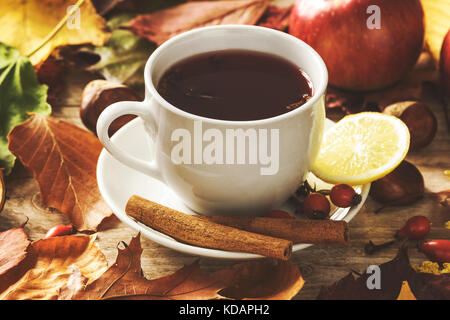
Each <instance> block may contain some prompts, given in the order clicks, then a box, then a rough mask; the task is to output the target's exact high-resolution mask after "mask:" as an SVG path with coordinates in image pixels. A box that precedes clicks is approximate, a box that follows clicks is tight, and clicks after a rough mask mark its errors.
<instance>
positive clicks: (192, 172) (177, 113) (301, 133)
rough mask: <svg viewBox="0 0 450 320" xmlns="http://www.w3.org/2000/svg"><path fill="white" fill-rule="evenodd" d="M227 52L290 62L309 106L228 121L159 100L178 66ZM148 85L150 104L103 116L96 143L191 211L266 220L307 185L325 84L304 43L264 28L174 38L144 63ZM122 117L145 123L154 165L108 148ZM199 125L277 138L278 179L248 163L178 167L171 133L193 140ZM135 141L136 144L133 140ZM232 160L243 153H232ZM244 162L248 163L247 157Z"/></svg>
mask: <svg viewBox="0 0 450 320" xmlns="http://www.w3.org/2000/svg"><path fill="white" fill-rule="evenodd" d="M225 49H244V50H253V51H260V52H265V53H269V54H274V55H278V56H281V57H283V58H285V59H287V60H289V61H291V62H292V63H294V64H295V65H297V66H298V67H299V68H300V69H301V70H303V71H304V72H305V73H306V74H307V75H308V76H309V79H310V81H311V82H312V87H313V96H312V98H311V99H310V100H309V101H307V102H306V103H305V104H304V105H302V106H301V107H299V108H297V109H295V110H293V111H290V112H288V113H285V114H281V115H278V116H275V117H272V118H268V119H263V120H254V121H225V120H217V119H210V118H205V117H201V116H197V115H194V114H190V113H188V112H185V111H183V110H181V109H178V108H177V107H176V106H173V105H171V104H170V103H168V102H167V101H165V100H164V99H163V98H162V97H161V95H160V94H159V93H158V92H157V90H156V88H155V87H156V86H157V84H158V81H159V80H160V78H161V76H162V75H163V73H164V72H165V71H166V70H167V69H168V68H169V67H170V66H172V65H173V64H174V63H176V62H178V61H180V60H182V59H184V58H187V57H190V56H193V55H195V54H199V53H204V52H209V51H217V50H225ZM144 78H145V100H144V101H142V102H131V101H123V102H117V103H114V104H112V105H110V106H109V107H108V108H106V109H105V110H104V111H103V113H102V114H101V115H100V117H99V119H98V122H97V134H98V137H99V139H100V141H101V142H102V144H103V146H104V147H105V148H106V149H107V150H108V151H109V152H110V153H111V154H112V155H113V156H114V157H115V158H116V159H118V160H119V161H121V162H122V163H124V164H125V165H127V166H129V167H131V168H134V169H136V170H138V171H141V172H143V173H145V174H147V175H149V176H151V177H153V178H155V179H158V180H160V181H162V182H164V183H165V184H167V185H168V186H169V187H170V188H171V189H172V190H173V191H175V193H176V194H177V195H178V196H179V197H180V198H181V200H182V201H183V202H184V203H185V204H186V205H187V206H188V207H189V208H191V209H192V210H194V211H196V212H198V213H202V214H226V215H263V214H266V213H267V212H268V211H269V210H271V209H273V208H276V207H277V206H279V205H281V204H282V203H283V202H285V201H286V200H287V199H288V198H289V197H290V196H291V195H292V194H293V192H294V191H295V190H296V188H297V187H298V186H299V185H300V184H301V183H302V181H303V179H304V177H305V175H306V173H307V172H308V170H309V168H310V165H311V162H312V161H313V160H314V159H315V157H316V155H317V153H318V150H319V146H320V143H321V139H322V135H323V131H324V124H325V102H324V100H325V89H326V86H327V81H328V73H327V69H326V67H325V64H324V62H323V60H322V59H321V57H320V56H319V55H318V54H317V53H316V52H315V51H314V50H313V49H312V48H311V47H310V46H308V45H307V44H306V43H304V42H303V41H301V40H299V39H297V38H295V37H293V36H291V35H289V34H286V33H283V32H280V31H276V30H272V29H268V28H263V27H255V26H243V25H224V26H213V27H204V28H199V29H195V30H192V31H189V32H185V33H183V34H180V35H178V36H176V37H173V38H172V39H170V40H168V41H166V42H165V43H164V44H162V45H161V46H160V47H159V48H158V49H156V50H155V51H154V52H153V54H152V55H151V56H150V58H149V60H148V61H147V64H146V66H145V73H144ZM251 107H253V108H257V106H251ZM124 114H134V115H137V116H139V117H141V118H142V119H143V121H144V124H145V128H146V131H147V133H148V135H149V137H150V138H151V139H152V140H153V143H154V144H155V156H154V160H152V161H143V160H140V159H137V158H135V157H134V156H132V155H130V154H127V153H125V152H123V151H122V150H120V149H119V148H118V147H117V146H115V145H114V144H113V143H112V142H111V140H110V138H109V136H108V128H109V125H110V124H111V122H112V121H113V120H115V119H116V118H118V117H120V116H122V115H124ZM199 123H201V127H202V130H203V131H202V132H206V131H208V129H213V130H216V131H215V132H218V131H217V130H219V131H220V132H221V133H223V136H225V135H226V130H227V129H232V130H237V129H242V130H244V132H248V131H247V130H248V129H250V130H256V132H261V131H259V130H260V129H262V130H266V131H267V132H272V131H278V133H279V136H278V141H276V143H277V146H276V147H277V148H274V149H270V150H276V149H278V164H277V165H278V168H277V171H276V173H275V174H262V171H261V163H258V164H254V163H253V164H250V162H249V161H247V162H248V163H247V164H237V163H236V164H220V163H213V164H208V163H204V162H202V163H197V164H195V163H193V164H186V163H181V164H180V163H179V162H176V161H175V162H174V161H173V158H172V151H173V148H174V146H175V145H176V144H178V142H177V141H174V139H173V133H174V132H175V130H177V129H180V128H182V129H186V130H188V131H189V132H190V133H192V136H193V137H194V135H195V132H194V131H195V130H197V129H198V125H199ZM196 126H197V129H195V127H196ZM197 133H198V131H197ZM197 138H198V137H197ZM193 139H196V138H193ZM130 141H133V139H132V138H131V137H130ZM274 141H275V140H274ZM201 143H203V145H206V144H207V142H201ZM248 144H250V139H249V140H248ZM236 148H237V146H236ZM195 152H197V151H192V153H195ZM235 152H239V150H237V149H235ZM245 154H246V157H248V156H249V150H246V151H245ZM274 158H275V157H274Z"/></svg>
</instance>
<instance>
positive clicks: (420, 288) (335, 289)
mask: <svg viewBox="0 0 450 320" xmlns="http://www.w3.org/2000/svg"><path fill="white" fill-rule="evenodd" d="M379 268H380V270H379V273H378V275H379V276H380V288H379V289H376V290H375V289H372V290H371V289H369V288H368V286H367V282H368V280H369V281H370V279H369V277H371V276H372V273H370V272H369V273H364V274H362V275H361V276H359V277H357V278H355V277H354V276H353V274H352V273H350V274H349V275H347V276H346V277H344V278H342V279H341V280H339V281H337V282H336V283H334V284H332V285H331V286H329V287H322V289H321V291H320V293H319V295H318V297H317V299H319V300H380V299H381V300H394V299H397V298H398V297H400V298H401V297H405V296H406V297H407V298H412V297H415V298H416V299H417V300H437V299H438V300H442V299H445V300H449V299H450V274H449V273H444V274H440V275H435V274H430V273H422V272H416V271H415V270H414V269H413V268H412V267H411V265H410V263H409V258H408V248H407V246H405V245H404V246H402V247H401V248H400V250H399V252H398V254H397V256H396V257H395V258H394V259H393V260H391V261H389V262H386V263H383V264H381V265H379ZM405 281H407V283H408V287H409V288H408V289H409V291H410V293H409V292H407V291H408V290H406V289H405V288H404V282H405ZM405 291H406V292H405Z"/></svg>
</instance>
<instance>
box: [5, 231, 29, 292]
mask: <svg viewBox="0 0 450 320" xmlns="http://www.w3.org/2000/svg"><path fill="white" fill-rule="evenodd" d="M30 243H31V242H30V241H29V240H28V236H27V235H26V233H25V231H24V229H23V228H22V227H20V228H12V229H9V230H7V231H5V232H0V293H1V292H3V291H4V290H5V289H6V288H8V287H9V286H10V285H11V284H13V283H14V282H16V281H17V280H18V279H19V278H20V276H21V275H22V274H21V268H20V267H19V265H20V264H21V263H22V261H23V260H24V259H25V257H26V256H27V249H28V246H29V245H30Z"/></svg>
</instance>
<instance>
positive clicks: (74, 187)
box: [9, 113, 112, 231]
mask: <svg viewBox="0 0 450 320" xmlns="http://www.w3.org/2000/svg"><path fill="white" fill-rule="evenodd" d="M9 149H10V150H11V152H12V153H13V154H14V155H16V156H17V157H18V158H19V160H20V161H21V162H22V163H23V164H24V166H26V167H27V168H28V169H30V170H31V171H32V172H33V175H34V177H35V179H36V181H37V182H38V184H39V188H40V194H41V199H42V201H43V203H45V204H46V205H47V206H49V207H52V208H56V209H58V210H59V211H61V212H63V213H65V214H67V215H68V216H69V218H70V220H71V221H72V223H73V224H74V225H75V227H76V229H77V230H79V231H85V230H90V231H95V230H96V229H97V227H98V225H99V224H100V222H101V221H102V220H103V219H104V218H105V217H108V216H110V215H111V214H112V213H111V210H110V209H109V208H108V207H107V205H106V204H105V202H104V201H103V199H102V197H101V195H100V192H99V190H98V186H97V180H96V167H97V159H98V157H99V155H100V151H101V150H102V145H101V143H100V142H99V141H98V139H97V137H95V136H94V135H93V134H92V133H90V132H89V131H86V130H83V129H81V128H79V127H77V126H76V125H74V124H71V123H69V122H66V121H63V120H58V119H55V118H53V117H49V116H47V117H46V116H43V115H40V114H36V113H35V114H32V116H31V117H30V119H28V120H27V121H25V122H24V123H22V124H20V125H18V126H16V127H15V128H14V129H13V130H12V131H11V133H10V134H9Z"/></svg>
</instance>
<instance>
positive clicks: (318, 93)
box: [144, 24, 328, 126]
mask: <svg viewBox="0 0 450 320" xmlns="http://www.w3.org/2000/svg"><path fill="white" fill-rule="evenodd" d="M220 29H225V30H227V29H229V30H240V31H250V32H252V31H255V30H258V31H263V32H267V33H271V34H272V35H273V36H278V37H280V36H281V37H283V38H284V39H285V40H286V41H295V42H296V43H297V44H298V45H300V46H302V47H303V50H308V51H310V54H312V56H313V57H314V58H315V60H316V62H317V65H318V69H319V70H317V72H319V73H321V74H322V76H321V79H322V81H320V82H319V86H318V88H314V89H315V90H314V93H313V96H312V97H311V99H309V100H308V101H307V102H306V103H304V104H303V105H302V106H301V107H300V108H296V109H295V110H292V111H289V112H286V113H283V114H280V115H277V116H274V117H271V118H265V119H258V120H245V121H237V120H221V119H214V118H207V117H203V116H199V115H196V114H193V113H189V112H187V111H184V110H181V109H179V108H177V107H175V106H174V105H172V104H171V103H169V102H168V101H166V100H165V99H164V98H163V97H162V96H161V95H160V94H159V92H158V91H157V90H156V88H155V85H154V83H153V81H152V77H151V72H152V70H151V68H152V66H153V63H154V61H155V60H156V59H157V57H158V56H159V55H161V54H163V52H164V51H165V50H166V48H167V47H170V45H171V44H172V43H174V42H176V41H179V40H181V39H183V38H187V37H192V36H198V34H200V33H203V32H209V31H210V30H220ZM280 56H281V57H283V55H280ZM144 82H145V87H146V88H147V89H148V90H149V92H150V99H151V98H154V99H155V100H156V101H157V102H158V103H159V104H160V105H162V106H163V107H164V108H166V109H167V110H169V111H171V112H173V113H175V114H178V115H179V116H182V117H185V118H189V119H191V120H199V121H202V122H208V123H212V124H218V125H230V126H231V125H233V126H236V125H238V126H239V125H240V126H251V125H266V124H269V123H272V122H277V121H280V120H284V119H288V118H292V117H294V116H296V115H297V114H299V113H303V112H307V111H308V110H310V109H311V108H312V107H313V106H314V105H315V103H316V102H317V101H318V100H319V99H321V97H322V96H324V94H325V90H326V88H327V84H328V70H327V67H326V65H325V62H324V61H323V59H322V57H321V56H320V55H319V54H318V53H317V52H316V51H315V50H314V49H313V48H312V47H311V46H309V45H308V44H307V43H305V42H304V41H302V40H300V39H298V38H296V37H294V36H292V35H290V34H288V33H285V32H282V31H278V30H275V29H270V28H266V27H260V26H251V25H231V24H230V25H220V26H207V27H201V28H196V29H193V30H190V31H186V32H183V33H181V34H179V35H176V36H174V37H173V38H171V39H169V40H167V41H166V42H164V43H163V44H161V45H160V46H159V47H158V48H157V49H156V50H155V51H153V53H152V54H151V56H150V57H149V59H148V60H147V63H146V65H145V68H144ZM146 99H147V97H146Z"/></svg>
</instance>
